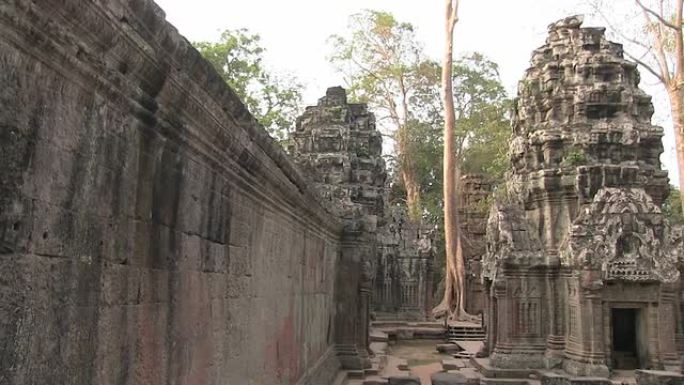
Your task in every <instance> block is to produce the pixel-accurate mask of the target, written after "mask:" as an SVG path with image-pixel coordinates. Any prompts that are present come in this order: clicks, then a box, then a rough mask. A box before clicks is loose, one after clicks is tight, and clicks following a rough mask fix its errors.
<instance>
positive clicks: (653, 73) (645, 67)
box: [625, 52, 665, 84]
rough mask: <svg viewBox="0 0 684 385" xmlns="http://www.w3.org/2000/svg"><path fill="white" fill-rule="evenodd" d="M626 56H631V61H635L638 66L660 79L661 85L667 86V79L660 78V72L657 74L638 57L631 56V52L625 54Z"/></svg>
mask: <svg viewBox="0 0 684 385" xmlns="http://www.w3.org/2000/svg"><path fill="white" fill-rule="evenodd" d="M625 54H626V55H627V56H629V58H630V59H632V60H633V61H635V62H636V63H637V64H638V65H640V66H642V67H644V69H646V71H648V72H650V73H651V75H653V76H655V77H656V78H657V79H658V81H660V82H661V83H663V84H665V79H663V77H662V76H660V74H659V73H658V72H656V71H655V70H654V69H653V68H652V67H651V66H650V65H648V64H646V63H645V62H644V61H642V60H640V59H639V58H637V57H636V56H633V55H632V54H630V53H629V52H625Z"/></svg>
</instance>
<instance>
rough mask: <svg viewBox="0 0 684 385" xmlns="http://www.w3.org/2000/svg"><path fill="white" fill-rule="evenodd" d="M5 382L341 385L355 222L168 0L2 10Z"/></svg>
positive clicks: (1, 336)
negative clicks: (321, 192) (347, 223)
mask: <svg viewBox="0 0 684 385" xmlns="http://www.w3.org/2000/svg"><path fill="white" fill-rule="evenodd" d="M0 105H2V107H1V108H0V271H2V274H1V275H0V276H1V277H0V383H2V384H44V383H53V384H83V385H92V384H188V385H190V384H193V385H195V384H227V383H230V384H240V385H242V384H316V385H318V384H327V383H330V382H331V377H332V376H334V375H335V372H336V371H337V368H338V366H339V364H338V363H337V360H336V358H335V356H334V349H333V338H334V335H335V330H334V314H335V308H334V300H333V295H334V284H335V282H334V276H335V271H336V264H337V260H338V256H339V255H340V242H341V234H342V225H341V224H340V223H339V222H338V221H337V220H335V219H334V218H333V217H332V216H330V215H329V214H328V213H327V212H326V211H325V210H324V209H323V208H322V207H321V205H320V204H319V203H317V202H318V197H317V195H316V194H315V193H313V192H312V191H310V189H309V187H308V186H307V184H306V183H305V182H304V180H303V178H302V176H301V175H300V173H299V171H297V170H296V168H295V166H294V165H293V164H292V163H290V161H289V160H287V158H286V156H285V155H284V153H283V152H282V151H281V150H280V148H279V147H278V146H277V145H275V144H274V143H273V141H272V140H271V139H270V138H269V137H268V136H267V135H266V133H265V131H264V130H263V129H262V128H260V127H259V126H258V125H257V124H256V123H255V121H254V119H253V118H252V117H251V116H250V114H249V113H248V112H247V110H246V109H245V107H244V106H243V105H242V103H241V102H240V101H239V99H238V98H237V97H236V96H235V94H234V93H233V92H232V91H231V90H230V89H228V88H227V87H226V86H225V85H224V83H223V82H222V81H221V79H220V78H219V76H218V75H217V74H216V73H215V72H214V71H213V70H212V69H211V68H210V65H209V64H208V63H207V62H205V61H204V60H202V59H201V58H200V56H199V54H198V53H197V52H196V51H195V50H194V49H192V48H191V46H190V45H189V44H188V42H187V41H186V40H185V39H184V38H183V37H182V36H180V35H179V34H178V33H177V31H176V30H175V29H174V28H173V27H172V26H170V25H169V24H168V23H167V22H166V21H165V20H164V14H163V12H162V11H161V10H160V9H159V8H158V7H157V6H156V5H155V4H154V3H153V2H152V1H148V0H109V1H75V0H67V1H60V2H55V1H47V0H34V1H28V0H11V1H8V2H2V3H1V4H0Z"/></svg>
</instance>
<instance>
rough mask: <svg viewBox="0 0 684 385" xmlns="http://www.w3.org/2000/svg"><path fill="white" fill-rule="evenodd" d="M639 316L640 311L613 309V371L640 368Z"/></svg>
mask: <svg viewBox="0 0 684 385" xmlns="http://www.w3.org/2000/svg"><path fill="white" fill-rule="evenodd" d="M638 315H639V309H612V312H611V316H612V317H611V319H612V329H613V369H629V370H634V369H638V368H639V367H640V365H639V353H640V352H639V343H638V335H637V333H638V330H639V325H638V323H639V322H638V321H639V320H638Z"/></svg>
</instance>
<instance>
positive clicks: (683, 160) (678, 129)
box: [667, 85, 684, 212]
mask: <svg viewBox="0 0 684 385" xmlns="http://www.w3.org/2000/svg"><path fill="white" fill-rule="evenodd" d="M667 94H668V96H669V97H670V109H671V111H672V128H673V129H674V137H675V145H676V146H675V149H676V152H677V169H678V170H679V191H680V192H684V89H683V88H682V87H678V86H677V85H675V86H673V87H671V88H669V89H668V93H667ZM680 196H681V198H682V199H681V205H682V211H683V212H684V194H680Z"/></svg>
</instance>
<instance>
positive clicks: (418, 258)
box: [373, 207, 434, 321]
mask: <svg viewBox="0 0 684 385" xmlns="http://www.w3.org/2000/svg"><path fill="white" fill-rule="evenodd" d="M433 233H434V228H432V227H430V226H428V225H420V224H418V223H415V222H413V221H411V220H410V219H409V218H408V215H407V214H406V212H405V210H404V209H403V208H399V207H393V208H392V209H391V210H388V215H387V216H386V218H385V220H384V224H383V226H382V228H381V229H380V231H379V235H378V252H377V259H376V266H375V277H374V280H373V312H374V315H375V319H377V320H392V319H394V320H421V321H422V320H426V319H428V318H429V316H430V311H431V310H432V305H433V304H432V297H433V292H432V291H433V290H432V286H433V269H434V267H433V265H434V247H433V240H432V238H433V236H434V234H433Z"/></svg>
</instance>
